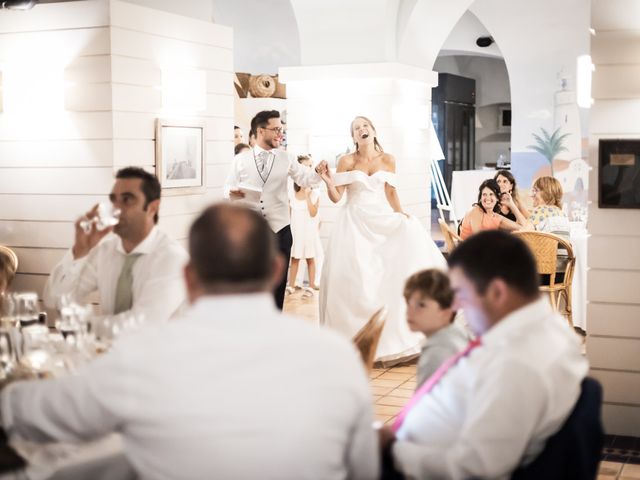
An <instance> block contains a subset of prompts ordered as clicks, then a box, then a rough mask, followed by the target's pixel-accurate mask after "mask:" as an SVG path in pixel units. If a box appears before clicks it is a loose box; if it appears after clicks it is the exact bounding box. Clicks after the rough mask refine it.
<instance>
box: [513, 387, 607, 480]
mask: <svg viewBox="0 0 640 480" xmlns="http://www.w3.org/2000/svg"><path fill="white" fill-rule="evenodd" d="M601 409H602V387H601V386H600V384H599V383H598V381H597V380H595V379H593V378H588V377H587V378H585V379H584V380H583V381H582V388H581V393H580V397H579V398H578V401H577V403H576V405H575V407H574V408H573V411H572V412H571V414H570V415H569V418H568V419H567V421H566V422H565V423H564V425H563V426H562V428H561V429H560V430H559V431H558V432H557V433H555V434H554V435H552V436H551V437H549V439H548V440H547V443H546V445H545V447H544V450H542V452H541V453H540V455H538V457H537V458H536V459H535V460H534V461H533V462H532V463H530V464H529V465H527V466H525V467H520V468H519V469H517V470H516V471H515V472H514V473H513V475H512V477H511V478H512V480H533V479H540V478H544V479H545V480H556V479H558V480H560V479H576V480H577V479H595V478H596V476H597V474H598V464H599V463H600V454H601V452H602V448H603V446H604V429H603V427H602V420H601Z"/></svg>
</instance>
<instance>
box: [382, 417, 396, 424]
mask: <svg viewBox="0 0 640 480" xmlns="http://www.w3.org/2000/svg"><path fill="white" fill-rule="evenodd" d="M396 416H397V415H394V416H393V417H390V418H389V420H387V421H386V422H384V423H385V425H393V422H395V421H396Z"/></svg>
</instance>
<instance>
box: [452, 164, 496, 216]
mask: <svg viewBox="0 0 640 480" xmlns="http://www.w3.org/2000/svg"><path fill="white" fill-rule="evenodd" d="M452 174H453V175H452V177H451V204H452V207H453V212H454V213H455V216H456V218H457V219H458V221H459V222H461V221H462V219H463V218H464V216H465V214H466V213H467V212H468V211H469V210H471V205H473V204H474V203H476V202H477V201H478V188H479V187H480V184H481V183H482V182H484V181H485V180H487V179H489V178H493V176H494V175H495V174H496V171H495V170H460V171H457V172H452Z"/></svg>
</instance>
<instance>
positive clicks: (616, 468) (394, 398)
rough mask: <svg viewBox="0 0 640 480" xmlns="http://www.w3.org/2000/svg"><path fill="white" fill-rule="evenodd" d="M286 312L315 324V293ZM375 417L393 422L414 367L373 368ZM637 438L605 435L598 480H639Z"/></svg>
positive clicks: (298, 296) (294, 300) (295, 297)
mask: <svg viewBox="0 0 640 480" xmlns="http://www.w3.org/2000/svg"><path fill="white" fill-rule="evenodd" d="M284 309H285V312H287V313H291V314H294V315H297V316H299V317H302V318H304V319H305V320H307V321H309V322H310V323H313V324H315V325H317V324H318V292H315V293H314V295H313V297H305V296H303V292H302V290H296V292H295V293H293V294H291V295H288V296H287V297H286V298H285V305H284ZM369 376H370V378H371V391H372V396H373V408H374V412H375V415H376V418H377V419H378V420H380V421H381V422H384V423H392V422H393V420H394V419H395V417H396V415H397V414H398V412H399V411H400V409H401V408H402V406H403V405H404V404H405V403H406V402H407V400H408V399H409V398H410V397H411V395H412V394H413V391H414V390H415V387H416V366H415V365H406V366H400V367H393V368H388V369H374V370H373V371H372V372H371V374H370V375H369ZM638 450H640V439H636V438H631V437H613V436H608V437H607V440H606V443H605V450H604V452H603V456H602V458H603V461H602V462H601V463H600V472H599V475H598V480H614V479H619V480H631V479H638V480H640V452H638Z"/></svg>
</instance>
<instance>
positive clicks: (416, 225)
mask: <svg viewBox="0 0 640 480" xmlns="http://www.w3.org/2000/svg"><path fill="white" fill-rule="evenodd" d="M333 178H334V184H335V185H336V186H339V185H346V186H347V187H346V195H347V198H346V203H345V204H344V205H343V206H342V208H341V211H340V214H339V217H338V220H337V222H336V223H335V225H334V227H333V233H332V235H331V239H330V240H329V247H328V250H327V253H326V259H325V263H324V266H323V270H322V277H321V286H320V300H319V301H320V323H321V324H324V325H326V326H328V327H330V328H333V329H335V330H337V331H339V332H341V333H343V334H344V335H345V336H347V337H348V338H353V337H354V335H355V334H356V333H357V332H358V330H360V329H361V328H362V326H363V325H364V324H365V323H366V322H367V321H368V320H369V318H370V317H371V316H372V315H373V313H375V312H376V310H378V309H379V308H380V307H382V306H385V307H386V308H387V310H388V317H387V321H386V324H385V327H384V330H383V332H382V337H381V339H380V343H379V344H378V350H377V353H376V360H378V361H382V362H385V363H389V364H391V363H394V362H398V361H401V360H402V359H404V358H406V357H409V356H411V355H414V354H416V353H418V352H419V351H420V347H421V342H422V339H423V338H424V337H423V336H422V335H421V334H418V333H413V332H411V331H410V330H409V327H408V326H407V321H406V316H405V312H406V307H405V302H404V298H403V296H402V292H403V288H404V283H405V280H406V279H407V278H408V277H409V276H410V275H411V274H413V273H415V272H417V271H418V270H421V269H424V268H441V269H446V268H447V267H446V265H447V263H446V261H445V259H444V257H443V256H442V254H441V253H440V251H439V250H438V248H437V246H436V245H435V243H434V242H433V240H432V239H431V237H430V236H429V234H428V233H427V231H426V230H425V229H424V228H423V227H422V225H421V224H420V222H419V221H418V220H417V219H416V218H415V217H411V218H407V217H406V216H404V215H402V214H400V213H396V212H394V211H393V210H392V209H391V207H390V206H389V203H388V202H387V199H386V196H385V192H384V189H385V183H388V184H389V185H391V186H396V175H395V174H394V173H391V172H386V171H378V172H375V173H373V174H372V175H367V174H366V173H364V172H362V171H360V170H352V171H349V172H343V173H335V174H334V175H333Z"/></svg>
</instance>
